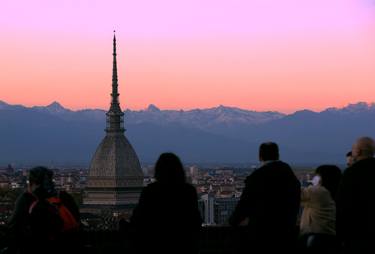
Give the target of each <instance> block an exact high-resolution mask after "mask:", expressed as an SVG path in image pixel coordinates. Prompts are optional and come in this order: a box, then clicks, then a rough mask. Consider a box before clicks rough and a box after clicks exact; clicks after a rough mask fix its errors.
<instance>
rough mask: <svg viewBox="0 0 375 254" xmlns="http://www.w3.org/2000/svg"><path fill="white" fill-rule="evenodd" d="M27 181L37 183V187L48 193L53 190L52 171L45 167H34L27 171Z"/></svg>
mask: <svg viewBox="0 0 375 254" xmlns="http://www.w3.org/2000/svg"><path fill="white" fill-rule="evenodd" d="M29 182H30V183H34V184H37V185H39V188H40V189H42V190H43V191H45V192H47V193H48V194H52V193H53V192H55V184H54V183H53V171H52V170H50V169H48V168H46V167H35V168H32V169H31V170H30V172H29Z"/></svg>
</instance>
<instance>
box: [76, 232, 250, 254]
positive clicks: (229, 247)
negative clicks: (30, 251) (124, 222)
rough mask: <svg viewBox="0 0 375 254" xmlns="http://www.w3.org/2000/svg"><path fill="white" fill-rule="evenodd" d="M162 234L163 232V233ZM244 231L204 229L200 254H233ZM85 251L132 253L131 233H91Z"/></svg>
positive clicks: (87, 238)
mask: <svg viewBox="0 0 375 254" xmlns="http://www.w3.org/2000/svg"><path fill="white" fill-rule="evenodd" d="M161 233H162V232H161ZM242 233H244V229H234V228H231V227H226V226H220V227H214V226H210V227H203V228H202V231H201V235H200V246H199V247H200V253H201V254H204V253H207V254H209V253H220V254H232V253H233V250H234V247H235V246H234V245H235V242H236V238H237V236H239V235H240V234H242ZM83 237H84V242H85V250H87V251H88V253H95V254H97V253H98V254H99V253H105V254H112V253H121V252H122V253H132V251H133V250H132V248H131V244H130V239H131V235H130V232H120V231H90V232H85V233H84V235H83Z"/></svg>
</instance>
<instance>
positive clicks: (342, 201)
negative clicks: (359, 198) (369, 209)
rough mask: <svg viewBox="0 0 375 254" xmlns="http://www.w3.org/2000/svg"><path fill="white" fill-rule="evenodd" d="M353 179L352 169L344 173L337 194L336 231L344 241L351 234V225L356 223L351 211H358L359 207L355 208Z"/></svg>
mask: <svg viewBox="0 0 375 254" xmlns="http://www.w3.org/2000/svg"><path fill="white" fill-rule="evenodd" d="M352 178H353V176H352V175H351V168H348V169H347V170H346V171H344V173H343V176H342V178H341V183H340V185H339V189H338V193H337V201H336V208H337V218H336V231H337V236H339V238H341V239H342V240H344V239H345V238H346V236H347V235H348V234H349V233H350V228H351V223H355V222H353V221H352V219H351V216H350V213H351V211H352V210H353V209H358V208H357V207H353V204H354V202H353V199H354V196H353V192H354V186H353V179H352Z"/></svg>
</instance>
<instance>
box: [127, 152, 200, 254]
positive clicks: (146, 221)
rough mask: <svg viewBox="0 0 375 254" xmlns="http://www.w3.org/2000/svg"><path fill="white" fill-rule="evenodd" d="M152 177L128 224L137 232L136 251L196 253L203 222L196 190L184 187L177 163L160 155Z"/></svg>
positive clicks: (175, 158) (183, 174) (173, 158)
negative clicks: (153, 180) (151, 181)
mask: <svg viewBox="0 0 375 254" xmlns="http://www.w3.org/2000/svg"><path fill="white" fill-rule="evenodd" d="M154 177H155V179H156V181H155V182H153V183H151V184H149V185H148V186H147V187H145V188H144V189H143V190H142V193H141V196H140V199H139V203H138V205H137V207H136V208H135V209H134V211H133V215H132V217H131V220H130V222H131V225H132V226H133V227H135V229H136V236H137V241H136V242H135V248H136V249H137V250H138V252H139V253H151V252H152V253H196V252H197V251H198V241H199V237H200V235H199V234H200V228H201V224H202V219H201V216H200V213H199V210H198V197H197V193H196V190H195V188H194V187H193V186H192V185H190V184H188V183H186V179H185V171H184V168H183V165H182V163H181V161H180V159H179V158H178V157H177V156H176V155H175V154H173V153H163V154H161V155H160V157H159V159H158V161H157V162H156V165H155V176H154Z"/></svg>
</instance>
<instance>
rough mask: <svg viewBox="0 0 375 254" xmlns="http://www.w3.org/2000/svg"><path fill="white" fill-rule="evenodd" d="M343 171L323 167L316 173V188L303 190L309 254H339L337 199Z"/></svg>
mask: <svg viewBox="0 0 375 254" xmlns="http://www.w3.org/2000/svg"><path fill="white" fill-rule="evenodd" d="M340 180H341V170H340V169H339V168H338V167H337V166H334V165H323V166H320V167H318V168H317V169H316V170H315V176H314V178H313V180H312V184H313V185H312V186H309V187H307V188H303V189H302V192H301V203H302V206H303V212H302V216H301V224H300V232H301V236H302V237H301V242H302V247H303V249H304V250H306V251H307V253H331V254H334V253H338V251H339V244H338V240H337V238H336V195H337V191H338V187H339V183H340Z"/></svg>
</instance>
